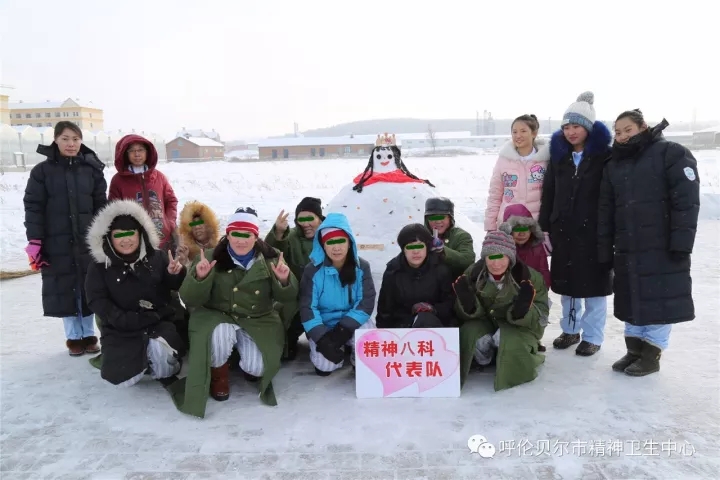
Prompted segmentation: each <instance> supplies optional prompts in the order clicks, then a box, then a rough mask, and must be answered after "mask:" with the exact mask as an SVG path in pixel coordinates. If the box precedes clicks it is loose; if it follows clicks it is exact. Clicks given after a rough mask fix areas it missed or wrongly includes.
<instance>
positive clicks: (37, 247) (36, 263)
mask: <svg viewBox="0 0 720 480" xmlns="http://www.w3.org/2000/svg"><path fill="white" fill-rule="evenodd" d="M41 250H42V240H30V241H29V242H28V244H27V247H25V253H27V256H28V259H29V260H30V268H31V269H33V270H39V269H40V268H42V267H45V266H50V264H49V263H47V262H46V261H45V260H44V259H43V257H42V253H41Z"/></svg>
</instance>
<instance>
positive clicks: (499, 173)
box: [485, 138, 550, 232]
mask: <svg viewBox="0 0 720 480" xmlns="http://www.w3.org/2000/svg"><path fill="white" fill-rule="evenodd" d="M535 148H536V149H537V153H536V154H535V156H534V157H532V158H531V159H529V160H523V159H522V158H521V157H520V154H518V152H517V150H515V145H514V144H513V142H512V140H511V141H509V142H507V143H506V144H505V145H504V146H503V147H502V149H501V150H500V156H499V157H498V159H497V162H495V168H494V169H493V173H492V178H491V179H490V188H489V189H488V199H487V207H486V209H485V230H486V231H488V232H489V231H492V230H497V228H498V226H499V225H500V224H501V223H502V221H503V212H504V211H505V207H507V206H508V205H511V204H515V203H520V204H524V205H525V206H526V207H527V208H528V210H530V213H531V214H532V216H533V218H534V219H536V220H537V218H538V215H539V214H540V198H541V196H542V186H543V179H544V178H545V171H546V170H547V164H548V160H550V148H549V143H548V142H547V140H545V139H543V138H537V139H535Z"/></svg>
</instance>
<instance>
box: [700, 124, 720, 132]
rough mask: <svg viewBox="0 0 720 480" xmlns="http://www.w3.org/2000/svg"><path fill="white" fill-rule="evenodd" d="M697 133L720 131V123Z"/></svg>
mask: <svg viewBox="0 0 720 480" xmlns="http://www.w3.org/2000/svg"><path fill="white" fill-rule="evenodd" d="M695 133H720V125H715V126H714V127H710V128H704V129H702V130H699V131H697V132H695Z"/></svg>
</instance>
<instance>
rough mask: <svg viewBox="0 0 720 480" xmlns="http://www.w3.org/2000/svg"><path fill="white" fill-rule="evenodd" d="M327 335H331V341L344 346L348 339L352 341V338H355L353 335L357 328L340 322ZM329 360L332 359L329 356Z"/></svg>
mask: <svg viewBox="0 0 720 480" xmlns="http://www.w3.org/2000/svg"><path fill="white" fill-rule="evenodd" d="M326 335H327V336H328V337H330V341H331V342H332V343H333V344H335V345H337V346H338V347H342V346H343V345H345V344H346V343H347V342H348V341H350V339H351V338H353V335H355V330H353V329H350V328H347V327H346V326H344V325H342V324H340V323H338V324H337V325H335V326H334V327H333V328H332V329H331V330H330V331H329V332H328V333H327V334H326ZM328 360H330V359H329V358H328Z"/></svg>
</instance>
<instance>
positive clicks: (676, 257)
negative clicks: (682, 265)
mask: <svg viewBox="0 0 720 480" xmlns="http://www.w3.org/2000/svg"><path fill="white" fill-rule="evenodd" d="M670 258H671V259H672V261H673V262H684V261H686V260H687V259H688V258H690V254H689V253H687V252H670Z"/></svg>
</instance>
